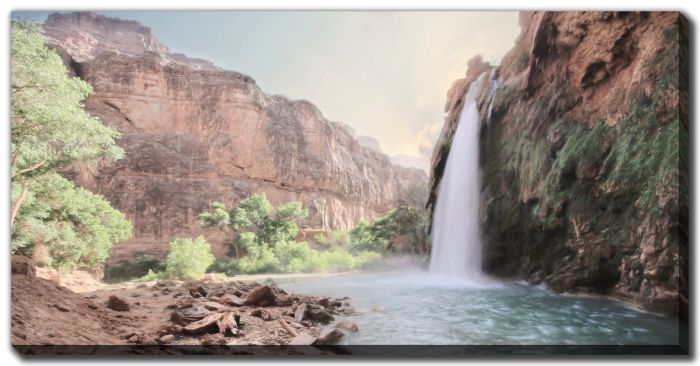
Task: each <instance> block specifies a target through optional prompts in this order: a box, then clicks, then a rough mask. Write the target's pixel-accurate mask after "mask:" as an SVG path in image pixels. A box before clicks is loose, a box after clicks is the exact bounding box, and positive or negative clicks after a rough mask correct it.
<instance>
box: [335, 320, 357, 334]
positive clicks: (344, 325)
mask: <svg viewBox="0 0 700 366" xmlns="http://www.w3.org/2000/svg"><path fill="white" fill-rule="evenodd" d="M335 327H336V328H338V329H342V330H347V331H349V332H353V333H355V332H357V324H355V323H354V322H351V321H349V320H343V321H341V322H339V323H338V324H336V325H335Z"/></svg>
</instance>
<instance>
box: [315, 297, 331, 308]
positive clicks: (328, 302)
mask: <svg viewBox="0 0 700 366" xmlns="http://www.w3.org/2000/svg"><path fill="white" fill-rule="evenodd" d="M318 304H319V305H321V306H323V307H324V308H326V309H330V308H331V299H329V298H327V297H324V298H323V299H321V300H318Z"/></svg>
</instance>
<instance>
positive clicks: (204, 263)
mask: <svg viewBox="0 0 700 366" xmlns="http://www.w3.org/2000/svg"><path fill="white" fill-rule="evenodd" d="M214 259H215V258H214V255H213V254H211V246H210V245H209V243H208V242H207V241H206V240H205V239H204V237H203V236H201V235H200V236H198V237H196V238H195V239H189V238H175V239H174V240H173V241H172V242H170V250H169V251H168V258H167V259H166V260H165V273H166V275H167V277H169V278H177V279H182V280H196V279H199V278H200V277H202V276H203V275H204V273H205V272H206V270H207V268H209V266H210V265H211V264H212V263H214Z"/></svg>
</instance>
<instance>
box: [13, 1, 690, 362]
mask: <svg viewBox="0 0 700 366" xmlns="http://www.w3.org/2000/svg"><path fill="white" fill-rule="evenodd" d="M698 4H700V2H697V1H693V2H684V1H680V0H665V1H663V2H661V1H659V2H656V3H655V4H640V2H639V1H619V0H588V1H585V2H575V3H574V2H562V1H542V0H539V1H528V2H518V1H513V0H511V1H508V0H490V1H487V2H481V3H472V4H465V3H464V2H460V1H446V0H432V1H427V0H403V1H387V0H355V1H348V0H345V1H333V2H332V3H331V2H329V1H323V0H315V1H313V0H312V1H309V0H297V1H294V2H293V3H291V2H285V1H283V0H259V1H229V2H219V1H212V0H198V1H196V2H194V1H190V2H186V1H177V0H169V1H165V0H157V1H150V2H149V4H148V5H147V6H144V2H143V1H138V0H121V1H119V2H112V4H102V3H101V4H100V5H96V3H95V2H94V1H93V2H91V1H85V0H82V1H75V0H73V1H63V2H62V3H61V4H57V3H56V2H51V1H48V0H43V1H42V0H25V1H19V0H9V1H3V2H1V3H0V7H1V8H2V9H3V13H4V17H2V18H1V21H2V25H0V32H1V33H2V36H0V41H1V42H2V43H3V44H2V50H3V51H4V53H3V55H4V56H3V57H2V58H1V59H0V62H2V69H3V71H4V73H5V75H6V77H5V80H6V81H5V86H4V87H3V88H2V89H0V93H1V94H0V100H1V101H2V103H1V104H0V106H1V108H2V114H1V115H2V116H3V119H4V130H3V131H2V133H0V143H1V144H0V145H1V146H2V148H0V162H2V164H0V174H2V176H3V177H2V180H0V192H3V193H2V194H0V223H2V224H0V228H2V232H3V237H4V238H6V241H5V249H4V250H2V251H1V252H0V255H2V258H3V262H2V263H4V264H5V265H4V266H0V268H3V269H2V270H0V277H1V278H2V280H0V294H2V295H3V296H2V299H3V303H2V310H3V311H2V312H3V316H4V318H3V319H4V320H5V321H3V322H2V324H3V326H2V329H0V345H2V347H3V348H2V351H3V352H2V354H1V355H0V356H1V357H0V360H1V361H2V365H16V364H20V363H24V362H26V361H24V360H22V359H20V358H19V357H18V356H17V354H16V353H15V352H14V350H13V349H12V348H11V346H10V336H9V335H10V326H9V324H10V323H9V320H10V311H9V310H10V304H9V301H10V296H9V295H10V287H9V275H10V271H9V268H8V267H9V209H10V196H9V170H8V167H7V166H8V164H7V162H9V82H8V80H9V22H10V12H11V11H13V10H53V9H60V10H116V9H183V10H185V9H214V10H215V9H368V10H373V9H374V10H379V9H389V10H394V9H404V10H410V9H445V10H450V9H468V10H535V9H545V10H572V9H575V10H579V9H581V10H584V9H589V10H604V9H615V10H680V11H682V12H683V13H684V15H685V16H686V17H687V18H688V19H689V20H690V23H691V29H693V28H695V21H696V20H697V19H698V18H699V17H700V10H699V9H700V5H698ZM693 35H694V32H691V55H694V54H695V52H693V49H695V48H696V46H697V41H696V40H695V39H694V38H693V37H692V36H693ZM694 69H695V68H694V67H691V70H692V71H695V70H694ZM691 83H692V84H691V85H697V75H691ZM692 90H693V88H691V91H692ZM697 102H698V97H697V95H691V103H690V106H691V111H694V109H695V106H696V105H698V103H697ZM693 115H694V113H691V116H693ZM692 126H693V123H692V121H691V131H692V132H693V137H692V139H691V141H698V140H697V136H698V135H697V129H696V128H693V127H692ZM691 162H692V163H693V166H692V167H691V171H698V164H699V160H698V159H697V158H693V159H691ZM691 176H692V175H691ZM693 183H695V182H693ZM694 186H695V185H694ZM691 191H692V190H691ZM691 198H692V196H691ZM693 206H694V205H693V204H692V202H691V206H690V207H691V220H692V222H691V223H690V227H691V237H692V236H693V235H692V228H694V227H698V225H697V224H698V219H697V217H695V216H694V215H692V207H693ZM692 246H693V245H692V240H691V252H693V251H694V250H693V249H692ZM693 257H695V255H693ZM691 264H695V262H694V261H692V260H691ZM692 273H694V271H691V274H692ZM691 286H692V288H691V304H692V307H693V309H692V311H691V315H692V314H697V313H696V310H697V307H696V306H694V305H695V303H697V300H696V298H695V296H694V294H696V293H697V292H696V289H697V285H696V281H694V278H691ZM692 340H693V338H691V341H692ZM692 343H693V344H692V345H691V350H692V349H694V348H695V346H696V344H697V342H694V341H693V342H692ZM60 360H61V359H60V358H54V359H53V361H50V360H39V361H32V362H31V363H32V364H37V365H40V364H48V363H50V362H61V361H60ZM216 360H217V361H213V360H211V359H208V360H207V361H208V362H227V363H229V362H235V363H236V364H249V363H255V364H272V363H282V362H284V363H289V362H294V363H307V362H309V361H310V360H305V359H294V358H289V359H278V360H266V361H263V362H256V361H254V359H252V358H247V359H242V358H236V359H235V360H233V359H229V358H219V359H216ZM669 360H671V361H681V362H684V363H686V362H687V361H689V360H688V359H678V358H668V357H646V358H641V359H640V358H639V357H635V358H632V359H624V358H622V359H621V358H617V359H612V358H605V357H596V358H589V359H583V360H575V359H574V360H563V359H561V358H560V357H557V358H550V359H547V358H536V359H533V358H526V357H522V358H520V359H518V358H510V360H503V359H501V360H493V361H489V359H488V358H484V359H482V360H478V359H476V360H464V361H459V360H453V361H444V362H450V363H455V362H465V361H467V362H470V363H473V364H489V365H493V364H505V363H509V362H512V361H520V362H523V363H529V364H541V363H550V364H551V363H562V361H564V362H567V363H568V362H571V363H584V364H588V363H590V364H593V363H595V364H596V365H611V364H613V363H626V364H632V363H634V364H638V363H640V362H642V363H646V362H659V361H669ZM74 361H75V360H73V359H71V360H67V361H62V362H64V363H65V362H70V363H73V362H74ZM95 361H97V362H101V363H110V364H115V363H122V362H124V363H126V362H128V363H129V364H130V365H152V364H153V363H164V362H172V361H185V362H187V363H190V362H192V363H195V362H197V363H199V362H201V361H202V360H201V359H198V358H196V357H188V358H184V357H183V358H181V359H174V358H159V359H155V358H141V359H139V358H133V359H126V360H125V359H121V360H120V359H117V358H113V359H97V360H96V359H91V358H86V359H85V362H89V363H95ZM339 361H340V359H337V358H335V359H325V360H324V359H322V360H316V361H311V362H318V363H327V362H339ZM342 362H344V363H349V364H359V363H363V364H378V363H380V362H382V363H386V362H390V363H405V362H408V360H361V359H360V360H357V359H353V360H347V361H342ZM417 362H418V363H425V364H429V363H432V362H433V361H431V360H422V361H421V360H417ZM691 362H692V363H694V364H695V363H700V362H698V361H697V360H692V361H691Z"/></svg>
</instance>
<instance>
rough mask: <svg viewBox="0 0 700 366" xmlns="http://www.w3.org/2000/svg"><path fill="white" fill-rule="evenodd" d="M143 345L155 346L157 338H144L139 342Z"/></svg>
mask: <svg viewBox="0 0 700 366" xmlns="http://www.w3.org/2000/svg"><path fill="white" fill-rule="evenodd" d="M141 344H143V345H144V346H157V345H158V339H157V338H146V339H144V341H143V342H141Z"/></svg>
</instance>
